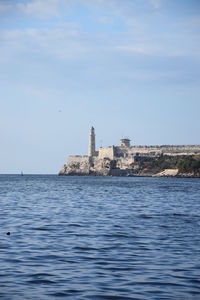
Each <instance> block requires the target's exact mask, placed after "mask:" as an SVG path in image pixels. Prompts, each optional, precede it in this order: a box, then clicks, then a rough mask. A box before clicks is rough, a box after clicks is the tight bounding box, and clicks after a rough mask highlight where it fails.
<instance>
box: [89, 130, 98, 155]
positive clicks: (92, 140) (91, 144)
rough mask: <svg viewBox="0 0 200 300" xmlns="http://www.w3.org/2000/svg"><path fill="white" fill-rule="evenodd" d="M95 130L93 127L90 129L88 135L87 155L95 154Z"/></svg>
mask: <svg viewBox="0 0 200 300" xmlns="http://www.w3.org/2000/svg"><path fill="white" fill-rule="evenodd" d="M95 148H96V147H95V131H94V127H92V128H91V129H90V136H89V151H88V156H89V157H93V156H95V155H96V149H95Z"/></svg>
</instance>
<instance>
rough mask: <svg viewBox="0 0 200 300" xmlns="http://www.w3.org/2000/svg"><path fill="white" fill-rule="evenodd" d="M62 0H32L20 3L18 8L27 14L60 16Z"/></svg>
mask: <svg viewBox="0 0 200 300" xmlns="http://www.w3.org/2000/svg"><path fill="white" fill-rule="evenodd" d="M59 4H60V0H48V1H45V0H32V1H30V2H27V3H19V4H18V5H17V9H18V10H19V11H21V12H22V13H25V14H33V15H36V16H39V17H40V16H46V17H49V16H58V15H59Z"/></svg>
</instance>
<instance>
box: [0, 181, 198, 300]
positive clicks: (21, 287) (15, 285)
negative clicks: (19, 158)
mask: <svg viewBox="0 0 200 300" xmlns="http://www.w3.org/2000/svg"><path fill="white" fill-rule="evenodd" d="M8 233H10V235H9V234H8ZM0 298H1V299H7V300H15V299H16V300H17V299H20V300H22V299H26V300H28V299H42V300H43V299H44V300H45V299H72V300H76V299H81V300H82V299H83V300H84V299H85V300H86V299H92V300H93V299H94V300H98V299H99V300H103V299H105V300H107V299H108V300H109V299H112V300H115V299H116V300H119V299H120V300H128V299H144V300H145V299H146V300H149V299H159V300H160V299H165V300H167V299H173V300H174V299H181V300H182V299H189V300H190V299H195V300H197V299H200V179H178V178H144V177H143V178H142V177H140V178H139V177H128V178H123V177H76V176H74V177H62V176H60V177H59V176H57V175H24V176H20V175H0Z"/></svg>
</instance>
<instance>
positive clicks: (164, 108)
mask: <svg viewBox="0 0 200 300" xmlns="http://www.w3.org/2000/svg"><path fill="white" fill-rule="evenodd" d="M199 95H200V1H199V0H95V1H94V0H27V1H25V0H24V1H22V0H19V1H12V0H0V96H1V97H0V136H1V151H0V153H1V155H0V173H19V172H21V170H23V171H24V172H25V173H57V172H58V171H59V169H60V168H61V166H62V164H63V163H65V161H66V159H67V156H68V155H69V154H87V148H88V131H89V128H90V127H91V126H92V125H93V126H94V127H95V129H96V134H97V146H98V147H99V146H100V144H102V145H103V146H108V145H112V144H118V143H119V139H120V138H121V137H122V136H129V137H130V138H131V140H132V143H134V144H200V139H199V132H200V121H199V119H200V118H199V112H200V99H199Z"/></svg>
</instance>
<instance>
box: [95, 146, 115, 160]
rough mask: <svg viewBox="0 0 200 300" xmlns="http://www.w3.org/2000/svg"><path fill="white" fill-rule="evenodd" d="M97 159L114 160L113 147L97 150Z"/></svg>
mask: <svg viewBox="0 0 200 300" xmlns="http://www.w3.org/2000/svg"><path fill="white" fill-rule="evenodd" d="M98 158H99V159H103V158H109V159H111V160H113V159H114V147H113V146H111V147H108V148H100V149H99V156H98Z"/></svg>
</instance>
